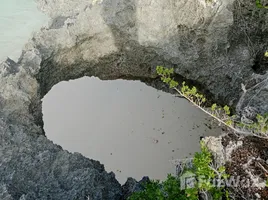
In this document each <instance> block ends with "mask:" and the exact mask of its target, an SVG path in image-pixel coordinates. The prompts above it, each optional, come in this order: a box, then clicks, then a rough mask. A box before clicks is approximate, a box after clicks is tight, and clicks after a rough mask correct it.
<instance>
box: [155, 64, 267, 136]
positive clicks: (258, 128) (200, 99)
mask: <svg viewBox="0 0 268 200" xmlns="http://www.w3.org/2000/svg"><path fill="white" fill-rule="evenodd" d="M156 72H157V74H158V75H160V76H161V80H162V81H163V82H164V83H166V84H168V85H169V87H170V88H171V89H174V90H175V91H177V92H178V94H179V95H181V96H183V97H184V98H185V99H187V100H188V101H189V102H191V103H192V104H193V105H194V106H196V107H198V108H199V109H200V110H202V111H203V112H204V113H206V114H208V115H209V116H211V117H212V118H213V119H215V120H216V121H218V122H219V124H223V125H225V126H227V127H229V128H230V129H232V130H233V131H234V132H235V133H239V134H246V135H249V134H252V133H253V134H254V135H255V136H257V137H261V136H260V134H261V135H264V137H262V138H266V139H267V138H268V137H267V135H268V115H265V116H261V115H257V122H255V123H253V124H244V123H242V122H239V123H236V122H235V118H236V115H232V116H231V112H230V107H229V106H227V105H225V106H224V107H221V106H219V105H217V104H216V103H214V104H213V105H212V106H211V107H210V108H208V109H206V108H205V103H206V102H207V99H206V98H205V96H204V95H203V94H200V93H198V92H197V88H196V87H192V88H190V87H189V86H187V85H185V82H182V87H181V88H180V89H178V88H177V87H178V85H179V83H178V82H177V81H175V80H174V79H173V78H171V76H172V74H173V73H174V69H172V68H171V69H168V68H164V67H162V66H157V68H156ZM235 126H238V127H240V128H242V129H243V130H240V129H237V128H235Z"/></svg>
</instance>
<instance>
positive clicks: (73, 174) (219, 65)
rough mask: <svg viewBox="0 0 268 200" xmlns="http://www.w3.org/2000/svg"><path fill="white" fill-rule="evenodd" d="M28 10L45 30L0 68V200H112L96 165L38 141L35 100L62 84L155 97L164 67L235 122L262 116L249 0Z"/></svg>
mask: <svg viewBox="0 0 268 200" xmlns="http://www.w3.org/2000/svg"><path fill="white" fill-rule="evenodd" d="M36 1H37V2H38V4H39V8H40V9H41V10H42V11H44V12H45V13H47V14H48V15H49V16H50V17H51V23H50V25H49V27H44V28H42V29H41V30H40V32H38V33H35V34H34V37H33V38H32V40H31V41H30V42H29V43H28V44H27V45H26V46H25V49H24V51H23V53H22V55H21V57H20V59H19V61H18V63H15V62H13V61H12V60H10V59H8V60H7V61H6V62H4V63H2V64H1V65H0V155H1V160H0V185H1V186H0V193H1V194H0V197H3V198H6V199H14V200H16V199H27V200H28V199H85V198H86V196H89V197H90V198H91V199H109V200H110V199H120V198H121V197H122V195H123V194H122V188H121V186H120V185H119V183H118V182H117V181H116V179H115V178H114V175H113V174H109V173H107V172H105V170H104V167H103V166H102V165H100V164H99V162H97V161H93V160H89V159H86V158H84V157H83V156H81V155H80V154H70V153H68V152H67V151H64V150H63V149H61V148H60V147H59V146H57V145H55V144H53V143H52V142H50V141H49V140H48V139H47V138H46V137H45V136H44V131H43V127H42V126H43V120H42V107H41V99H42V97H43V96H44V95H45V94H46V93H47V92H48V91H49V90H50V89H51V88H52V87H53V85H55V84H57V83H58V82H60V81H63V80H69V79H75V78H79V77H82V76H97V77H99V78H101V79H117V78H125V79H139V80H142V81H144V82H147V83H148V84H151V85H153V86H155V87H158V88H161V87H162V85H159V84H156V82H157V81H156V82H155V81H154V80H157V79H155V78H156V73H155V67H156V66H157V65H164V66H166V67H174V68H175V72H176V73H177V75H178V77H184V78H186V79H189V80H191V81H193V82H194V83H196V84H198V85H199V86H201V87H202V88H203V89H204V90H206V91H207V92H208V93H209V94H211V97H212V98H214V100H216V101H217V102H220V103H228V104H229V105H231V106H237V111H239V112H240V111H242V110H243V108H245V107H247V106H251V107H255V108H256V109H258V110H259V111H260V112H264V111H268V107H267V105H268V104H267V99H268V98H266V97H267V94H268V93H267V90H266V87H267V81H266V80H267V72H266V70H267V58H265V57H264V52H265V51H266V50H267V49H266V48H267V37H268V29H267V23H268V15H267V12H268V10H267V9H259V8H256V5H255V0H239V1H238V0H235V1H234V0H212V1H206V0H180V1H178V0H172V1H164V0H157V1H149V0H101V1H90V0H61V1H55V0H36ZM242 83H243V84H244V85H245V88H244V89H245V90H246V91H244V90H242V88H241V84H242Z"/></svg>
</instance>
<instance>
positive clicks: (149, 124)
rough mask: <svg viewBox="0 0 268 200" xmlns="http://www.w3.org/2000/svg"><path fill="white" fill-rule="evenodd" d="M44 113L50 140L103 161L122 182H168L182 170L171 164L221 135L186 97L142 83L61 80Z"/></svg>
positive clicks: (89, 79)
mask: <svg viewBox="0 0 268 200" xmlns="http://www.w3.org/2000/svg"><path fill="white" fill-rule="evenodd" d="M43 115H44V116H43V117H44V129H45V132H46V135H47V137H48V138H49V139H50V140H52V141H53V142H54V143H56V144H59V145H61V146H62V147H63V148H64V149H66V150H68V151H70V152H80V153H82V154H83V155H84V156H86V157H88V158H91V159H95V160H99V161H100V162H101V163H103V164H104V166H105V169H106V170H107V171H108V172H109V171H113V172H114V173H115V174H116V177H117V179H118V180H119V182H120V183H122V184H123V183H124V182H125V181H126V179H127V177H134V178H136V179H138V180H140V179H141V178H142V177H143V176H149V177H150V178H153V179H160V180H163V179H165V178H166V176H167V174H168V173H172V174H174V173H175V171H176V170H175V166H174V165H173V164H172V163H171V160H173V159H180V158H185V157H192V156H193V154H194V152H196V151H199V149H200V147H199V140H200V137H202V136H207V135H217V134H219V133H220V129H219V128H216V127H215V128H212V129H210V128H208V127H207V125H206V124H210V123H211V122H210V121H208V119H207V118H208V117H207V116H206V115H205V114H203V113H202V112H201V111H200V110H198V109H197V108H195V107H193V106H192V105H191V104H190V103H189V102H187V101H186V100H185V99H181V98H177V97H174V96H173V95H171V94H168V93H164V92H162V91H157V90H156V89H154V88H152V87H149V86H147V85H145V84H144V83H141V82H139V81H125V80H115V81H101V80H99V79H98V78H89V77H83V78H81V79H77V80H73V81H69V82H60V83H59V84H57V85H55V86H54V87H53V88H52V89H51V91H50V92H49V93H48V94H47V95H46V96H45V97H44V98H43Z"/></svg>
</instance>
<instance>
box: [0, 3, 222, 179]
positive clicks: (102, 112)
mask: <svg viewBox="0 0 268 200" xmlns="http://www.w3.org/2000/svg"><path fill="white" fill-rule="evenodd" d="M47 21H48V18H47V17H45V15H43V14H42V13H41V12H39V11H38V10H37V8H36V5H35V3H34V1H33V0H2V1H1V3H0V30H1V32H0V47H1V48H0V62H1V61H3V60H5V59H6V57H7V56H8V57H10V58H12V59H14V60H15V61H16V60H17V59H18V57H19V56H20V54H21V50H22V48H23V46H24V44H25V43H26V42H27V41H28V39H30V37H31V35H32V32H33V31H38V30H39V29H40V28H41V26H42V25H43V24H45V23H47ZM43 113H44V122H45V131H46V135H47V137H48V138H49V139H51V140H53V141H54V143H57V144H59V145H61V146H62V147H63V148H64V149H67V150H69V151H71V152H80V153H82V154H83V155H85V156H87V157H89V158H92V159H96V160H99V161H100V162H101V163H103V164H105V168H106V170H107V171H114V172H115V173H116V176H117V178H118V180H119V181H120V182H121V183H124V182H125V180H126V178H127V177H128V176H132V177H134V178H136V179H140V178H141V177H142V176H144V175H147V176H150V177H151V178H154V179H164V178H165V177H166V175H167V173H174V172H175V168H174V166H173V165H172V164H171V162H170V161H171V160H172V159H177V158H185V157H192V156H193V153H194V152H196V151H198V150H199V137H200V136H204V135H216V134H219V132H220V131H219V130H218V129H215V130H211V129H209V128H208V127H207V126H206V125H205V123H207V124H209V123H210V122H208V120H207V119H206V116H205V115H204V114H203V113H202V112H200V111H199V110H197V109H196V108H194V107H193V106H191V105H190V104H189V103H188V102H187V101H186V100H184V99H179V98H175V97H173V96H172V95H170V94H166V93H163V92H161V91H157V90H155V89H153V88H151V87H148V86H146V85H145V84H143V83H140V82H138V81H123V80H116V81H100V80H99V79H97V78H88V77H84V78H81V79H78V80H74V81H69V82H61V83H59V84H58V85H56V86H54V87H53V88H52V90H51V91H50V92H49V93H48V94H47V95H46V96H45V97H44V99H43Z"/></svg>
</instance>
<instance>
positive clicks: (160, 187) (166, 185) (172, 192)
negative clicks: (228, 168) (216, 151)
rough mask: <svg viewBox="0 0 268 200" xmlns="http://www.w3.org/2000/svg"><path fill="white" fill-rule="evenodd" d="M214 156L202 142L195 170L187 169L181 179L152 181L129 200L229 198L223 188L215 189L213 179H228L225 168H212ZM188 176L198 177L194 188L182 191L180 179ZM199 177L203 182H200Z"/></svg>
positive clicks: (195, 160)
mask: <svg viewBox="0 0 268 200" xmlns="http://www.w3.org/2000/svg"><path fill="white" fill-rule="evenodd" d="M212 162H213V159H212V154H211V152H210V151H209V150H208V148H207V147H206V146H205V144H204V143H203V142H201V152H200V153H196V154H195V156H194V159H193V165H194V166H193V168H191V169H185V171H184V173H183V174H182V175H181V176H180V177H175V176H172V175H168V177H167V179H166V180H165V181H163V182H160V181H158V180H152V181H150V182H149V183H147V184H146V185H145V186H144V188H145V189H144V190H143V191H141V192H136V193H133V194H132V196H131V197H130V198H129V200H184V199H185V200H186V199H187V200H198V199H199V195H201V194H202V193H203V194H206V195H211V196H212V197H213V199H215V200H218V199H221V198H222V197H223V196H226V197H228V194H227V193H226V192H225V190H224V188H223V187H214V185H213V183H212V179H213V178H227V176H228V175H227V174H226V173H225V168H224V167H223V166H221V167H219V168H218V169H214V168H213V167H212ZM188 174H193V175H194V176H195V177H196V182H195V184H194V187H192V188H187V187H186V189H184V190H182V189H181V187H180V178H181V177H183V176H186V177H187V175H188ZM199 177H202V181H201V182H199V181H198V180H199Z"/></svg>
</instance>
